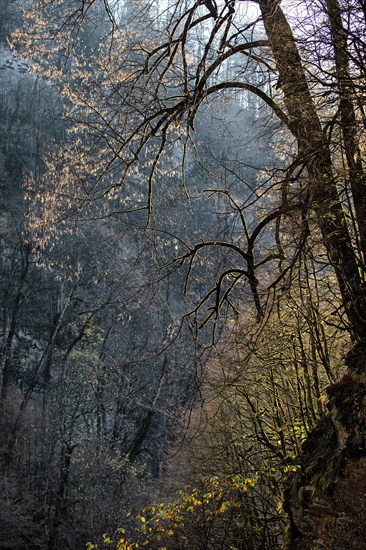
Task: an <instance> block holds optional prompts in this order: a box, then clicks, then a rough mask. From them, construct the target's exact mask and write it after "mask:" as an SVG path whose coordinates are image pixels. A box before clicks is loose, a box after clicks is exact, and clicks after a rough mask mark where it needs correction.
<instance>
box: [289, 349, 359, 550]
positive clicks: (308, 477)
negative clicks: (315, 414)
mask: <svg viewBox="0 0 366 550" xmlns="http://www.w3.org/2000/svg"><path fill="white" fill-rule="evenodd" d="M365 363H366V348H365V346H364V345H357V346H356V347H355V348H354V349H353V350H352V351H351V352H350V353H349V355H348V358H347V366H348V369H349V370H348V373H347V374H346V375H345V376H344V377H343V378H342V379H341V380H340V381H339V382H338V383H337V384H334V385H332V386H330V387H329V388H328V396H329V403H328V413H327V414H326V415H325V416H324V417H323V418H322V419H321V421H320V423H319V425H318V427H317V428H316V430H314V432H313V433H312V434H311V436H310V437H309V439H308V440H307V442H306V443H305V445H304V448H303V453H302V456H301V467H300V469H299V472H298V473H297V475H296V476H295V478H294V479H293V482H292V486H291V487H290V489H289V490H288V493H287V495H286V507H287V511H288V512H289V515H290V520H291V529H290V532H289V536H288V540H287V543H286V546H287V548H288V549H291V550H295V549H296V550H310V549H311V550H314V549H319V550H320V549H324V550H344V549H345V548H347V549H354V550H363V549H366V375H365V373H364V365H365Z"/></svg>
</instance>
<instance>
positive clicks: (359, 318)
mask: <svg viewBox="0 0 366 550" xmlns="http://www.w3.org/2000/svg"><path fill="white" fill-rule="evenodd" d="M259 5H260V8H261V11H262V15H263V21H264V26H265V29H266V33H267V36H268V42H269V45H270V47H271V50H272V53H273V57H274V59H275V62H276V66H277V70H278V73H279V81H280V82H281V87H282V90H283V94H284V101H285V105H286V108H287V111H288V115H289V120H290V130H291V131H292V133H293V135H294V136H295V138H296V139H297V141H298V147H299V153H300V156H301V158H302V159H303V161H304V163H306V166H307V171H308V177H309V191H310V194H311V199H312V207H313V209H314V211H315V213H316V215H317V220H318V224H319V227H320V230H321V233H322V237H323V241H324V244H325V246H326V249H327V253H328V257H329V261H330V263H331V265H332V267H333V269H334V271H335V273H336V276H337V280H338V284H339V288H340V291H341V294H342V300H343V304H344V307H345V311H346V314H347V317H348V319H349V321H350V325H351V327H352V333H353V336H354V338H355V339H357V340H362V341H365V342H366V296H365V292H364V288H363V284H362V279H361V276H360V273H359V265H358V261H357V257H356V255H355V251H354V249H353V246H352V241H351V237H350V234H349V231H348V227H347V222H346V218H345V215H344V212H343V208H342V203H341V200H340V197H339V193H338V189H337V184H336V180H335V177H334V174H333V167H332V160H331V154H330V150H329V146H328V143H327V139H326V136H325V134H324V132H323V129H322V126H321V122H320V120H319V116H318V114H317V111H316V108H315V105H314V102H313V99H312V97H311V94H310V90H309V86H308V83H307V80H306V77H305V73H304V70H303V67H302V63H301V58H300V55H299V52H298V49H297V46H296V42H295V39H294V37H293V34H292V30H291V28H290V25H289V24H288V21H287V19H286V16H285V14H284V13H283V11H282V9H281V7H280V5H279V2H278V1H277V0H260V2H259Z"/></svg>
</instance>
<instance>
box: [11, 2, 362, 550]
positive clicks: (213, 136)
mask: <svg viewBox="0 0 366 550" xmlns="http://www.w3.org/2000/svg"><path fill="white" fill-rule="evenodd" d="M4 6H5V9H4V13H6V15H7V18H6V21H7V23H6V24H3V25H2V26H1V29H0V30H1V34H0V37H1V40H3V39H4V38H5V36H6V35H7V33H8V32H9V30H10V29H11V28H12V29H15V27H16V26H17V25H22V28H21V29H20V30H18V31H16V32H15V33H13V34H12V37H11V43H12V45H13V48H15V51H16V52H17V53H16V56H17V58H18V61H15V57H14V56H15V54H12V53H11V52H10V51H9V50H8V49H7V47H6V46H5V43H3V44H2V45H1V48H2V49H1V54H2V59H4V63H3V65H4V70H6V71H9V70H10V68H11V65H12V64H13V65H14V67H15V65H16V74H17V77H16V78H15V79H14V78H12V77H11V76H10V73H9V74H8V73H7V74H8V82H9V86H13V87H14V86H15V87H16V89H17V95H16V99H15V100H14V102H10V103H9V104H7V103H6V101H5V100H3V99H2V104H1V112H2V116H3V121H2V125H3V127H4V128H5V126H6V125H7V129H8V132H7V136H8V137H7V142H6V144H5V145H4V148H3V150H2V152H1V155H2V156H1V159H0V160H1V170H2V173H3V174H4V182H5V185H7V186H8V187H10V186H11V185H13V186H15V184H16V186H17V187H16V189H17V191H12V197H13V199H14V200H13V202H12V203H11V204H10V203H6V201H3V202H4V204H2V205H1V206H2V209H3V210H2V211H3V213H4V214H3V217H2V225H3V227H4V238H3V253H2V261H3V271H2V286H3V287H4V290H5V292H4V298H3V301H2V320H3V330H2V337H3V345H2V370H1V374H2V379H1V382H2V393H1V406H2V409H3V413H4V414H3V418H4V421H3V422H4V430H3V433H4V437H3V441H2V463H3V468H4V472H5V477H4V479H5V483H8V484H9V487H10V486H11V491H12V494H13V495H14V496H12V497H11V498H12V499H13V501H15V500H16V498H17V496H18V491H19V487H18V486H17V484H16V482H15V481H14V479H15V475H17V473H18V471H19V469H22V468H23V470H24V476H25V477H26V478H27V479H35V476H36V474H35V472H36V469H37V468H36V465H35V463H36V462H37V461H38V462H37V463H38V464H42V465H43V464H45V463H47V464H49V465H50V466H49V468H48V469H47V471H46V473H45V475H44V476H41V481H40V483H38V484H36V485H37V490H36V491H33V489H32V487H31V484H29V485H28V486H27V491H26V499H25V501H26V500H27V499H29V505H25V507H24V508H23V509H20V511H19V514H23V515H22V517H23V518H24V519H23V520H22V521H23V522H24V525H26V527H25V528H24V533H20V534H19V537H20V538H19V537H18V538H17V539H16V542H15V543H14V547H19V544H21V543H22V542H19V541H23V543H24V537H33V540H35V537H38V539H37V544H38V545H40V546H41V547H48V548H56V547H59V546H58V545H60V544H61V545H64V547H65V548H69V547H70V548H74V547H75V544H79V543H80V542H79V541H82V540H85V536H86V532H87V530H88V529H89V530H90V531H89V532H90V536H91V537H92V535H93V536H94V535H95V534H96V533H97V532H98V529H100V530H105V529H113V528H115V527H116V526H118V520H117V517H119V518H122V517H123V514H125V516H124V519H123V520H122V519H121V521H128V520H127V515H126V514H127V512H128V508H129V505H130V504H131V503H128V501H127V502H126V500H125V499H124V498H122V497H121V495H120V493H119V491H118V484H119V483H121V481H123V483H125V484H126V487H127V486H133V487H137V486H138V481H137V480H136V478H139V476H140V479H141V476H143V475H146V474H143V471H145V472H146V469H145V470H144V468H146V466H148V470H150V472H152V473H153V474H155V475H161V464H162V460H161V458H162V456H161V453H162V447H163V442H165V444H167V443H168V441H170V440H169V437H168V436H169V434H170V433H172V427H173V426H174V429H177V428H176V427H177V421H178V418H180V419H182V420H186V419H187V416H185V415H184V414H183V407H184V405H185V404H187V401H188V399H189V397H190V396H191V395H192V387H193V385H194V384H193V382H195V383H196V384H197V385H198V386H199V389H200V396H201V397H202V400H203V403H204V405H203V408H202V415H201V416H200V414H199V412H198V411H197V409H196V410H194V412H193V413H192V416H191V417H190V418H191V426H193V428H192V427H191V429H190V431H189V432H188V434H189V437H188V436H187V439H186V441H190V442H191V443H190V447H185V446H183V450H182V451H181V453H178V455H177V456H178V457H179V460H180V461H181V462H179V460H178V459H176V461H177V464H180V466H181V470H182V471H184V472H185V473H186V474H187V475H190V477H191V479H192V478H194V476H195V475H196V473H197V472H201V473H202V474H204V477H203V478H200V480H199V481H198V482H197V486H196V488H191V489H190V490H188V492H184V493H183V495H185V496H182V497H181V500H182V502H180V501H179V500H178V501H177V502H176V503H175V504H172V507H171V508H170V511H168V512H167V513H166V515H165V514H164V513H160V512H159V513H158V515H156V510H155V509H154V510H153V509H150V510H149V512H148V513H149V520H148V522H149V525H150V526H153V527H154V529H153V528H152V529H151V531H147V530H146V525H145V521H146V518H145V516H143V521H142V523H143V530H142V533H137V534H136V532H134V535H133V536H135V537H137V538H136V544H141V543H143V542H144V541H145V539H146V537H147V540H148V544H149V545H150V546H149V547H151V548H155V547H156V548H158V547H160V545H161V544H163V543H162V542H159V541H160V540H161V537H162V536H163V535H162V533H163V532H164V533H165V535H164V536H166V537H168V538H167V539H166V542H165V545H166V546H167V547H168V546H169V548H186V547H187V548H189V547H190V548H192V547H197V548H199V547H202V548H230V545H231V547H232V546H235V547H236V548H246V549H248V548H252V547H253V548H274V547H278V546H279V545H280V544H281V543H282V541H283V531H284V525H285V523H286V519H285V515H284V512H283V506H282V501H283V491H284V488H285V485H286V482H287V477H288V474H289V472H291V471H293V472H295V471H297V469H298V457H299V456H301V444H302V442H303V441H304V440H305V439H306V437H307V435H308V434H310V433H311V432H312V429H313V428H314V426H315V425H316V424H317V421H318V419H319V417H320V416H321V415H322V414H323V413H324V409H325V408H324V404H325V400H326V398H325V394H324V388H325V387H326V386H327V385H328V384H332V383H333V382H335V380H337V378H339V377H340V376H341V375H342V373H343V372H344V369H345V367H344V366H343V363H344V358H345V356H346V353H347V352H348V350H349V349H351V350H353V351H352V352H351V355H349V356H348V366H349V367H350V369H351V371H352V372H351V378H352V380H353V382H352V384H356V383H357V384H359V383H360V384H361V383H362V379H361V378H362V376H361V375H362V373H363V371H364V370H365V367H366V365H365V364H364V363H363V362H362V361H360V360H358V361H357V368H355V362H353V361H352V359H350V358H351V357H353V355H352V353H354V352H355V350H361V352H360V355H359V357H362V354H364V351H365V342H366V293H365V254H366V226H365V224H366V193H365V188H364V186H365V165H364V150H365V137H364V136H365V120H366V119H365V85H366V82H365V77H366V74H365V60H364V50H365V39H366V36H365V22H366V10H365V5H364V3H363V2H361V1H360V0H325V1H319V2H318V1H315V2H313V1H312V2H310V1H309V2H299V3H296V2H295V1H286V2H285V1H282V2H280V1H278V0H258V1H257V2H251V1H246V0H244V1H243V0H241V1H235V0H225V1H223V2H215V0H213V1H212V0H208V1H202V0H196V1H192V2H191V1H184V2H183V1H180V0H177V1H175V2H169V3H166V2H163V1H161V2H156V3H149V2H145V1H143V0H141V1H140V0H134V1H131V2H122V1H121V2H115V3H112V2H109V1H108V0H103V1H99V0H91V1H88V2H87V1H85V0H51V1H47V2H46V1H44V0H33V1H32V2H30V3H29V5H27V6H26V9H25V10H24V12H23V20H22V22H20V16H19V13H20V12H17V11H14V10H13V11H12V10H11V9H10V4H9V3H8V2H5V3H4ZM13 20H14V21H13ZM19 59H22V60H23V61H22V62H21V61H19ZM22 63H23V64H22ZM26 66H28V67H30V68H31V70H32V71H33V76H29V75H24V76H23V77H21V76H20V75H21V74H22V71H24V70H25V68H26ZM12 74H13V73H12ZM22 79H23V80H22ZM23 82H24V83H25V86H26V87H27V88H28V87H29V86H32V89H33V90H34V92H33V97H34V98H35V100H34V101H37V102H38V105H39V108H37V109H34V113H33V114H32V116H31V117H30V119H29V120H28V121H27V125H25V122H24V120H23V119H24V117H25V116H26V114H27V113H29V112H31V108H32V107H31V106H30V105H28V104H27V103H26V98H25V94H24V92H22V86H23ZM14 83H15V84H14ZM33 105H34V103H33ZM41 106H42V112H45V113H47V115H44V116H42V117H40V115H39V112H40V110H41ZM43 106H45V107H46V109H43ZM25 127H26V128H27V132H28V133H29V134H30V135H31V137H30V139H29V140H28V141H27V138H25V137H24V136H21V133H22V128H23V129H24V128H25ZM17 144H18V147H19V144H20V146H21V147H22V150H23V153H22V162H21V163H20V164H19V163H17V162H16V161H15V159H16V155H17V153H16V147H17ZM21 182H22V183H23V186H24V188H25V190H26V195H27V199H28V200H29V201H30V204H31V207H30V208H29V210H28V213H27V215H26V214H25V212H26V206H25V205H24V204H23V197H22V190H21V188H20V183H21ZM14 189H15V187H14ZM14 209H17V210H18V212H19V217H20V218H22V217H23V216H24V217H26V222H24V223H23V222H21V223H20V224H19V226H18V227H17V230H16V231H15V230H14V228H13V227H12V226H11V224H10V221H9V220H10V218H9V216H8V213H9V212H10V211H11V210H14ZM10 282H11V283H12V284H10ZM180 289H182V291H183V292H181V290H180ZM183 304H184V305H183ZM40 310H42V314H41V315H39V313H37V314H36V313H35V312H39V311H40ZM183 318H185V320H186V321H187V323H186V324H185V323H183V322H182V321H181V319H183ZM36 324H37V325H38V326H39V332H40V336H39V337H38V336H37V335H36V333H35V325H36ZM187 328H189V329H190V331H191V333H192V334H193V340H189V339H188V331H187ZM220 338H221V339H220ZM208 344H214V347H211V348H210V351H209V352H207V349H206V347H209V346H208ZM205 349H206V351H205V353H206V355H204V354H203V355H202V352H203V350H205ZM197 356H199V357H200V358H201V359H202V364H203V363H204V361H206V366H207V369H203V370H199V369H198V368H197ZM186 358H187V359H186ZM183 365H184V366H183ZM206 374H207V376H206ZM360 376H361V378H360ZM355 380H357V382H355ZM352 387H353V386H352ZM337 406H338V405H337ZM136 407H137V411H136ZM172 408H173V409H175V411H176V414H173V413H172ZM56 411H58V414H56ZM30 414H31V415H34V418H35V420H34V421H33V420H29V415H30ZM332 414H333V413H332ZM349 414H350V415H352V414H353V413H352V411H351V412H350V413H349ZM27 415H28V416H27ZM188 417H189V415H188ZM332 418H335V420H334V426H335V432H336V433H337V434H338V436H339V433H340V432H339V430H338V428H337V426H338V424H337V422H336V417H335V416H334V414H333V416H332ZM203 420H204V421H203ZM31 426H35V427H36V428H35V433H34V434H33V433H32V432H31V431H30V427H31ZM337 430H338V431H337ZM361 432H362V430H361ZM22 433H24V434H26V437H25V439H26V440H27V441H28V440H29V442H30V443H29V445H30V446H34V448H35V449H36V450H35V452H33V454H32V453H30V455H29V454H27V452H26V445H25V446H24V449H23V447H22V445H21V444H20V434H22ZM194 433H196V435H198V437H197V440H196V443H194V442H192V441H191V436H192V438H193V434H194ZM362 434H363V432H362ZM342 437H343V436H342ZM360 437H361V439H362V441H364V440H365V439H366V438H364V436H363V435H361V436H360ZM27 438H28V439H27ZM193 439H194V440H195V438H193ZM36 440H37V441H38V440H40V441H41V442H42V443H41V444H40V445H37V444H36ZM343 440H344V438H343V439H342V438H341V437H340V436H339V437H338V443H337V444H338V445H339V449H338V450H340V451H342V452H343V450H344V448H345V447H344V445H343V443H342V441H343ZM332 441H333V440H332ZM170 444H171V445H172V443H171V441H170ZM342 445H343V447H342ZM195 446H196V447H195ZM361 447H362V445H361ZM361 447H360V448H361ZM166 448H167V447H166ZM335 448H336V445H335ZM187 449H188V450H187ZM192 449H195V451H194V453H193V454H194V458H195V460H191V459H190V458H188V457H187V454H188V455H189V454H192ZM360 452H361V451H360ZM163 454H164V453H163ZM16 456H18V457H20V458H19V459H18V461H19V464H17V459H16V458H15V457H16ZM27 456H31V457H32V461H34V465H32V466H31V467H29V471H26V469H24V464H25V463H27ZM342 456H343V455H342ZM345 456H346V455H345ZM347 456H348V458H349V456H350V455H349V453H348V455H347ZM200 457H201V458H200ZM27 464H28V463H27ZM32 464H33V463H32ZM134 464H136V465H137V464H138V469H137V470H133V469H132V470H131V466H132V465H134ZM174 464H175V463H174V462H173V465H174ZM83 468H85V470H87V469H90V472H91V473H90V476H89V474H86V473H85V471H84V470H83ZM172 468H174V466H171V469H172ZM52 472H56V476H55V477H56V479H57V482H56V483H54V484H51V485H49V479H50V478H51V476H52V475H53V474H52ZM188 472H190V474H188ZM180 475H182V477H183V474H182V472H181V474H180ZM174 476H175V477H177V474H176V472H175V471H174ZM237 476H239V477H237ZM80 478H81V479H82V480H83V481H82V482H80V481H77V480H78V479H80ZM143 479H144V478H143ZM93 480H96V481H93ZM103 480H106V481H105V482H104V481H103ZM243 480H244V481H243ZM216 481H217V484H216ZM32 483H33V482H32ZM91 483H97V485H98V487H100V493H98V494H100V495H101V496H100V499H103V498H104V495H110V502H106V503H105V505H104V506H100V508H98V512H96V514H94V513H92V512H91V508H92V502H94V500H93V497H92V495H91V492H90V491H91V489H90V484H91ZM128 484H132V485H128ZM327 487H328V485H327ZM214 488H215V489H214ZM134 490H135V489H134ZM169 490H170V489H169V487H168V488H167V493H166V494H168V493H169ZM317 490H318V489H314V494H315V493H316V491H317ZM199 494H200V495H201V497H199V496H198V495H199ZM35 495H36V496H35ZM44 495H46V497H45V496H44ZM112 495H113V497H112ZM202 495H203V496H202ZM207 495H210V496H207ZM34 498H35V499H36V501H37V502H40V500H42V499H45V501H46V505H44V506H43V508H42V518H41V521H40V522H39V524H40V525H41V526H42V527H41V529H40V530H38V531H37V533H33V532H32V529H31V528H30V527H29V525H28V523H29V507H30V506H31V504H30V503H31V502H33V501H32V499H34ZM97 499H98V498H97ZM206 501H207V502H206ZM197 503H200V504H197ZM204 503H206V504H207V509H206V512H205V511H203V512H202V514H201V515H200V514H196V512H197V506H203V504H204ZM1 505H2V503H1ZM4 506H5V504H4ZM27 506H28V507H27ZM112 508H113V509H114V512H115V516H113V517H111V518H109V519H108V510H110V509H112ZM203 508H204V507H203ZM203 508H202V509H201V508H200V510H203ZM4 509H5V510H6V506H5V508H4ZM71 509H72V510H74V512H75V511H76V512H75V514H76V516H75V517H77V518H78V519H77V521H76V524H77V525H78V527H77V528H78V529H79V528H80V531H81V532H80V535H78V537H79V538H78V537H73V535H72V531H73V529H77V528H76V527H75V525H73V524H72V523H70V521H71V520H70V517H69V516H70V510H71ZM85 510H88V514H89V515H87V516H86V517H87V521H86V522H84V523H83V522H82V519H81V518H82V516H83V515H85ZM193 511H194V517H196V518H197V521H196V523H194V522H193V525H190V527H187V519H188V520H189V521H188V524H190V522H191V519H189V518H191V516H190V514H191V513H192V512H193ZM159 514H160V515H159ZM169 514H170V515H169ZM290 514H291V510H290ZM96 515H98V517H99V520H100V521H99V522H98V521H96ZM140 517H142V516H140ZM292 520H293V521H295V520H294V514H293V515H292ZM27 521H28V523H27ZM200 522H201V523H200ZM6 524H7V525H10V527H9V528H8V531H7V532H6V541H8V539H9V540H10V538H11V535H10V533H11V529H13V526H14V521H12V520H9V519H7V520H6ZM80 525H82V527H80ZM120 525H121V524H120ZM44 526H46V528H45V530H44V531H42V529H43V528H44ZM202 526H205V528H204V529H202ZM207 526H209V527H207ZM160 527H161V529H162V530H160V531H159V528H160ZM155 529H157V531H156V530H155ZM299 529H300V527H299ZM41 531H42V534H40V532H41ZM99 532H100V531H99ZM132 532H133V531H132ZM168 532H169V534H167V533H168ZM149 533H150V534H149ZM3 536H4V537H5V535H3ZM22 537H23V539H22ZM83 537H84V539H83ZM159 537H160V539H159ZM122 538H123V537H122ZM76 541H77V542H76ZM145 542H146V541H145ZM7 544H8V542H7ZM9 544H10V542H9ZM123 544H125V546H123ZM128 544H132V542H131V543H127V542H121V545H122V546H120V548H131V546H128ZM17 545H18V546H17ZM45 545H46V546H45ZM47 545H48V546H47ZM163 546H164V545H163ZM9 547H11V546H9Z"/></svg>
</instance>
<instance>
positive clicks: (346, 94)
mask: <svg viewBox="0 0 366 550" xmlns="http://www.w3.org/2000/svg"><path fill="white" fill-rule="evenodd" d="M326 9H327V14H328V19H329V25H330V30H331V39H332V46H333V49H334V60H335V67H336V75H337V83H338V92H339V112H340V118H341V131H342V134H343V147H344V151H345V154H346V159H347V165H348V170H349V181H350V186H351V191H352V198H353V205H354V209H355V213H356V221H357V225H358V230H359V239H360V245H361V246H360V248H361V251H362V256H363V261H366V179H365V173H364V169H363V164H362V158H361V150H360V147H359V139H358V131H357V119H356V114H355V109H354V106H353V101H352V97H353V83H352V78H351V73H350V68H349V59H350V57H349V52H348V45H347V33H346V31H345V29H344V27H343V23H342V17H341V9H340V5H339V2H338V0H326ZM363 269H364V270H365V266H364V265H363Z"/></svg>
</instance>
